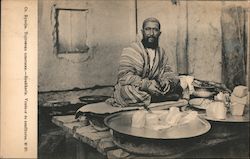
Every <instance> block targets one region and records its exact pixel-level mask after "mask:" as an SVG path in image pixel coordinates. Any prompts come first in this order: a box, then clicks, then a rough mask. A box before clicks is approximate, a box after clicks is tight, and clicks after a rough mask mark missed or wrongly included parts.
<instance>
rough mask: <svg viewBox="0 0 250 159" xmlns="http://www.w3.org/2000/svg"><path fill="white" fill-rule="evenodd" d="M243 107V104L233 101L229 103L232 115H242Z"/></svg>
mask: <svg viewBox="0 0 250 159" xmlns="http://www.w3.org/2000/svg"><path fill="white" fill-rule="evenodd" d="M244 108H245V105H244V104H239V103H236V102H234V103H232V104H231V105H230V112H231V114H232V115H237V116H242V115H243V113H244Z"/></svg>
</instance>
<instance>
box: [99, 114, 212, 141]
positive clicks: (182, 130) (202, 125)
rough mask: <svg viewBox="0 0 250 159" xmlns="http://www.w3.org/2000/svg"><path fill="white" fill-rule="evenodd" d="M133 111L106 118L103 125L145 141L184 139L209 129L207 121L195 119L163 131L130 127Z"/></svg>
mask: <svg viewBox="0 0 250 159" xmlns="http://www.w3.org/2000/svg"><path fill="white" fill-rule="evenodd" d="M134 112H135V111H127V112H120V113H115V114H112V115H109V116H107V117H106V118H105V119H104V123H105V125H106V126H107V127H109V128H110V129H112V130H114V131H116V132H118V133H121V134H125V135H129V136H134V137H140V138H147V139H184V138H191V137H195V136H199V135H202V134H205V133H206V132H208V131H209V129H210V128H211V125H210V124H209V122H208V121H206V120H205V119H202V118H199V117H198V118H197V120H193V121H192V122H189V123H188V124H184V125H180V126H175V127H171V128H168V129H163V130H158V131H156V130H151V129H147V128H134V127H131V123H132V115H133V113H134Z"/></svg>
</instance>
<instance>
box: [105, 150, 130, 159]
mask: <svg viewBox="0 0 250 159" xmlns="http://www.w3.org/2000/svg"><path fill="white" fill-rule="evenodd" d="M129 155H130V154H129V153H128V152H126V151H124V150H123V149H115V150H110V151H108V152H107V158H108V159H121V158H127V157H128V156H129Z"/></svg>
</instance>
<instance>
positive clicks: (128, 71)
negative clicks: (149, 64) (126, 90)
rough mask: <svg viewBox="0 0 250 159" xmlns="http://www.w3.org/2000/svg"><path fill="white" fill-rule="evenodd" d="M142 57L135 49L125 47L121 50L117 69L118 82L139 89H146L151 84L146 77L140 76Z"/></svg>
mask: <svg viewBox="0 0 250 159" xmlns="http://www.w3.org/2000/svg"><path fill="white" fill-rule="evenodd" d="M143 63H144V61H143V58H142V56H141V55H140V54H139V53H138V52H135V50H133V49H131V48H126V49H124V50H123V52H122V55H121V59H120V65H119V70H118V82H119V83H120V84H121V85H122V86H125V85H131V86H135V87H139V88H140V90H147V88H148V87H149V85H150V84H151V82H150V80H149V79H147V78H142V73H143Z"/></svg>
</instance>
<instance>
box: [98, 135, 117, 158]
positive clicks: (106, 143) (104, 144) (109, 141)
mask: <svg viewBox="0 0 250 159" xmlns="http://www.w3.org/2000/svg"><path fill="white" fill-rule="evenodd" d="M114 149H117V146H116V145H115V144H114V143H113V138H112V137H108V138H103V139H101V140H100V142H99V143H98V145H97V151H98V152H100V153H101V154H103V155H107V151H110V150H114Z"/></svg>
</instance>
